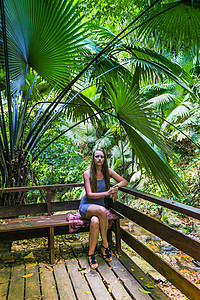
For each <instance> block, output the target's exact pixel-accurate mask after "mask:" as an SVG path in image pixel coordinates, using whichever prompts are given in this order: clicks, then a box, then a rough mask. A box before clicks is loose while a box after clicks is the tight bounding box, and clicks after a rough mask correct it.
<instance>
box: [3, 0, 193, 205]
mask: <svg viewBox="0 0 200 300" xmlns="http://www.w3.org/2000/svg"><path fill="white" fill-rule="evenodd" d="M156 2H157V1H156ZM152 6H153V5H151V6H150V7H149V8H148V9H147V11H148V10H149V9H150V8H151V7H152ZM0 9H1V25H2V37H3V38H2V41H3V43H2V46H3V50H4V51H2V53H0V54H1V57H0V59H1V62H2V68H3V70H4V71H5V74H6V94H5V95H4V96H3V95H2V97H1V119H0V126H1V136H0V153H1V160H0V171H1V174H2V181H1V184H2V186H3V187H5V186H21V185H26V184H27V182H28V181H27V176H28V174H29V170H30V164H31V162H33V161H35V160H36V159H37V158H38V157H39V156H40V155H41V153H42V152H43V151H44V150H45V149H46V148H47V147H48V146H49V145H50V144H51V143H52V142H53V141H55V140H56V139H58V138H59V137H60V136H62V135H63V134H65V132H66V131H69V128H68V129H66V131H63V132H62V133H61V134H59V135H58V136H57V137H56V138H55V139H52V140H50V141H49V143H48V144H47V145H44V147H43V148H41V149H40V150H39V152H38V153H36V152H34V149H36V146H37V145H38V143H39V142H40V141H41V139H42V138H43V136H44V134H45V133H46V132H47V131H48V130H49V128H50V127H51V126H52V124H53V122H54V121H55V120H56V118H58V117H59V116H60V114H61V112H63V111H64V110H65V109H67V108H69V109H68V112H69V111H71V112H72V111H73V116H74V118H75V119H76V120H78V119H79V120H80V119H81V120H80V121H79V122H78V123H80V122H83V121H86V120H87V119H90V120H93V119H92V118H94V119H96V122H98V121H99V118H100V116H104V114H105V112H106V113H107V114H109V115H110V116H112V118H115V119H116V120H118V122H119V123H120V125H121V126H122V127H123V128H124V129H125V131H126V133H127V134H128V136H129V140H130V143H131V145H132V147H133V149H134V152H135V154H136V155H137V157H138V158H139V160H140V163H141V165H142V166H143V167H144V168H145V169H146V170H147V171H148V173H149V174H152V175H153V176H154V177H155V178H156V180H157V182H158V183H159V184H160V185H162V184H164V186H165V187H168V188H170V189H171V190H172V191H173V192H174V193H177V192H178V191H180V185H179V184H180V181H179V178H178V177H177V175H176V174H175V173H174V172H173V170H172V169H171V168H170V167H169V165H168V164H167V162H166V161H165V160H164V158H163V157H162V156H161V154H160V153H158V152H157V150H155V148H154V145H157V146H158V147H160V148H161V149H162V150H163V151H165V152H166V153H168V154H169V155H172V153H171V151H170V149H168V148H167V147H166V146H165V145H164V143H163V138H162V136H161V134H160V130H159V127H158V126H157V123H156V119H155V117H154V116H153V115H152V113H151V111H150V110H149V108H148V105H147V104H146V103H145V102H144V101H143V100H142V98H141V96H140V94H139V88H140V82H141V80H143V78H153V79H154V80H155V79H156V78H157V75H158V72H159V73H160V74H162V75H161V76H168V77H169V78H171V79H172V80H174V81H175V82H176V83H178V84H179V85H181V86H182V87H183V88H185V89H187V90H188V91H190V89H189V87H188V85H187V81H188V78H189V77H188V75H187V73H186V72H184V70H183V69H182V68H181V67H180V66H179V65H178V64H175V63H173V62H171V61H170V60H168V59H167V58H165V57H164V56H162V55H160V54H157V53H156V52H155V51H152V50H150V49H145V48H141V47H138V46H134V45H126V44H124V43H122V41H121V40H120V39H119V36H120V35H122V34H123V33H124V32H125V30H127V29H128V28H125V30H123V31H122V32H121V33H120V35H118V36H115V37H114V39H112V40H110V42H109V43H108V44H107V45H106V47H105V48H103V49H102V48H101V46H100V45H98V44H97V43H96V42H94V41H92V40H91V39H89V38H88V37H89V36H88V34H89V33H88V25H87V26H86V24H84V23H83V22H82V17H80V12H79V11H78V10H77V4H75V5H74V1H69V2H68V1H67V0H60V1H52V0H46V1H40V0H30V1H25V0H23V1H21V2H20V3H18V2H17V5H16V0H6V1H5V11H4V1H3V0H1V1H0ZM144 13H145V12H144ZM144 13H143V14H144ZM139 18H140V16H138V18H137V20H138V19H139ZM137 20H134V21H133V22H131V24H134V23H135V22H136V21H137ZM131 24H130V25H131ZM3 53H4V59H3V55H2V54H3ZM122 53H125V54H126V55H125V56H124V57H127V58H128V59H126V60H125V61H124V62H120V60H117V55H119V56H120V54H122ZM3 61H4V62H3ZM125 65H131V68H132V70H130V69H128V68H125ZM30 70H31V72H32V73H33V74H34V73H35V79H34V81H33V83H32V84H31V85H30V87H29V88H28V89H25V86H26V76H27V74H28V73H29V72H30ZM38 76H42V78H43V79H44V80H46V81H47V82H48V83H49V84H50V86H53V85H55V84H56V86H57V88H59V90H58V91H57V94H56V92H53V93H51V94H50V93H49V94H48V95H47V96H46V97H45V98H44V99H43V101H42V104H41V103H40V102H39V103H38V102H37V100H36V101H35V102H36V103H35V102H34V103H35V104H34V106H32V102H30V99H31V92H32V90H33V87H34V85H35V82H36V79H37V77H38ZM88 78H89V80H88ZM10 79H11V80H10ZM92 84H96V85H97V89H98V93H99V94H100V98H99V100H98V101H99V103H98V105H97V104H95V102H93V101H91V100H90V99H88V98H87V97H86V96H85V95H84V94H83V93H82V91H83V90H85V89H86V88H87V87H90V86H91V85H92ZM63 87H64V88H63ZM62 88H63V89H62ZM60 89H61V91H60ZM55 91H56V90H55ZM30 103H31V106H30ZM72 107H75V109H73V110H72ZM81 108H82V109H81ZM97 116H98V117H97ZM83 118H84V119H83ZM78 123H77V124H78ZM73 126H75V125H73ZM21 196H22V195H20V194H15V195H13V197H12V198H6V197H2V198H1V199H2V200H1V204H4V205H5V204H7V205H10V204H14V203H21V201H23V197H21Z"/></svg>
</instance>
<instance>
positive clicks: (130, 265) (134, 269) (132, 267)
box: [119, 252, 170, 300]
mask: <svg viewBox="0 0 200 300" xmlns="http://www.w3.org/2000/svg"><path fill="white" fill-rule="evenodd" d="M119 261H120V262H121V263H122V264H123V266H125V267H126V269H127V270H128V271H129V272H130V273H131V274H132V276H133V277H134V278H136V280H137V281H138V282H139V283H140V285H141V286H142V287H143V289H145V290H147V291H149V292H151V298H153V299H154V300H158V299H162V300H168V299H170V298H169V297H168V296H167V295H166V294H165V293H164V292H163V291H162V290H161V289H160V288H159V287H158V286H157V285H156V284H155V282H154V281H153V280H152V279H151V278H150V277H149V276H147V275H146V274H145V273H144V272H143V271H142V270H141V269H140V268H139V267H138V266H137V265H136V264H135V263H134V262H133V260H132V259H131V258H130V257H129V256H128V255H126V254H125V253H124V252H122V254H121V255H120V256H119ZM148 285H149V286H153V287H154V288H148V287H147V286H148Z"/></svg>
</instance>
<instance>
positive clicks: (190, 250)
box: [0, 184, 200, 300]
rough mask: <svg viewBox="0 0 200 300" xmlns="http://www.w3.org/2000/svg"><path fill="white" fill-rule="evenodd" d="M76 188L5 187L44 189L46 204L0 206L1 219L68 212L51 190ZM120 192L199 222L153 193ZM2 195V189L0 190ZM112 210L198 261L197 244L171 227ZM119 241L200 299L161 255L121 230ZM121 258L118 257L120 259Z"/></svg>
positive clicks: (191, 211)
mask: <svg viewBox="0 0 200 300" xmlns="http://www.w3.org/2000/svg"><path fill="white" fill-rule="evenodd" d="M75 187H83V184H61V185H49V186H38V187H19V188H6V189H4V193H10V192H27V191H31V190H43V191H46V192H47V196H46V197H47V198H46V203H38V204H29V205H28V204H26V205H18V206H12V207H5V206H3V207H1V208H0V218H3V217H5V216H18V215H22V214H24V215H28V214H29V215H30V214H37V213H45V212H46V211H48V214H51V209H52V208H53V209H52V210H53V211H54V212H55V211H57V210H62V209H61V208H62V207H63V210H65V209H66V207H67V208H68V209H71V210H73V209H74V206H73V201H66V202H53V203H51V190H53V189H68V188H75ZM120 190H121V191H123V192H125V193H127V194H129V195H133V196H135V197H137V198H141V199H145V200H148V201H151V202H153V203H156V204H159V205H161V206H163V207H166V208H168V209H172V210H174V211H176V212H180V213H182V214H185V215H186V216H189V217H193V218H196V219H198V220H200V209H199V208H195V207H191V206H189V205H185V204H182V203H179V202H176V201H172V200H170V199H167V198H162V197H159V196H156V195H153V194H149V193H145V192H141V191H138V190H136V189H132V188H129V187H122V188H120ZM0 193H1V189H0ZM113 208H114V209H115V210H116V211H117V212H118V213H121V214H122V215H124V216H125V217H126V218H128V219H130V220H132V221H133V222H135V223H137V224H138V225H140V226H142V227H143V228H145V229H146V230H148V231H150V232H152V233H153V234H155V235H156V236H158V237H160V238H161V239H163V240H165V241H167V242H168V243H170V244H171V245H173V246H175V247H176V248H178V249H180V250H182V251H183V252H184V253H186V254H188V255H189V256H191V257H193V258H194V259H195V260H198V261H200V243H199V242H198V241H195V240H194V239H192V238H190V237H188V236H187V235H185V234H183V233H181V232H180V231H177V230H175V229H173V228H171V227H170V226H168V225H166V224H164V223H162V222H160V221H157V220H155V219H153V218H151V217H149V216H147V215H145V214H143V213H142V212H139V211H138V210H135V209H133V208H131V207H128V206H127V205H124V204H122V203H120V202H119V201H117V202H115V203H114V204H113ZM120 234H121V239H122V240H123V241H124V242H125V243H127V244H128V245H129V246H130V247H131V248H132V249H134V250H135V251H136V252H137V253H138V254H139V255H140V256H141V257H143V258H144V259H145V260H146V261H147V262H148V263H149V264H151V265H152V266H153V267H154V268H155V269H157V270H158V272H159V273H161V274H162V275H163V276H164V277H165V278H166V279H167V280H169V281H170V282H171V283H172V284H173V285H174V286H176V287H177V288H178V289H179V290H180V291H181V292H182V293H183V294H185V295H186V296H187V297H188V298H189V299H190V300H192V299H195V300H197V299H200V289H198V287H197V286H196V285H194V284H193V283H191V282H190V281H189V280H187V279H186V278H185V277H184V276H182V275H181V274H180V273H178V272H177V271H176V270H175V269H174V268H172V267H171V266H170V265H169V264H168V263H166V262H165V261H164V260H163V259H162V258H161V257H160V256H158V255H157V254H156V253H155V252H154V251H152V250H151V249H150V248H148V247H147V246H145V245H144V244H143V243H141V242H140V241H139V240H138V239H137V238H135V237H134V236H133V235H131V234H130V233H129V232H127V231H126V230H124V229H123V228H121V229H120ZM119 259H120V258H119Z"/></svg>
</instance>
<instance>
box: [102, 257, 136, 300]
mask: <svg viewBox="0 0 200 300" xmlns="http://www.w3.org/2000/svg"><path fill="white" fill-rule="evenodd" d="M97 260H98V263H99V267H98V271H99V272H100V274H101V277H102V278H103V280H104V282H105V283H106V286H107V287H108V290H109V292H110V294H111V295H112V296H113V297H114V299H116V300H121V299H127V300H128V299H132V297H131V296H130V295H129V294H128V293H127V291H126V290H125V288H124V286H123V285H122V282H121V281H120V278H119V276H118V274H116V275H115V273H114V272H113V271H112V270H111V268H110V267H109V265H108V264H107V263H106V262H105V261H104V260H103V259H102V258H100V257H98V258H97ZM129 276H131V275H130V274H129Z"/></svg>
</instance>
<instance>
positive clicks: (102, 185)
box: [79, 178, 106, 218]
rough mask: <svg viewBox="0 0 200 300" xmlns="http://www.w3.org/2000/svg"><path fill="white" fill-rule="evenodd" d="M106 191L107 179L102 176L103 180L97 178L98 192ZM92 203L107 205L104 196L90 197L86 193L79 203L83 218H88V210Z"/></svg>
mask: <svg viewBox="0 0 200 300" xmlns="http://www.w3.org/2000/svg"><path fill="white" fill-rule="evenodd" d="M105 191H106V182H105V179H104V178H102V179H101V180H97V193H100V192H105ZM92 204H97V205H101V206H104V207H105V203H104V197H102V198H98V199H88V197H87V195H86V194H85V195H84V196H83V198H82V199H81V202H80V205H79V212H80V214H81V216H82V217H83V218H86V211H87V209H88V207H89V206H90V205H92Z"/></svg>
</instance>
